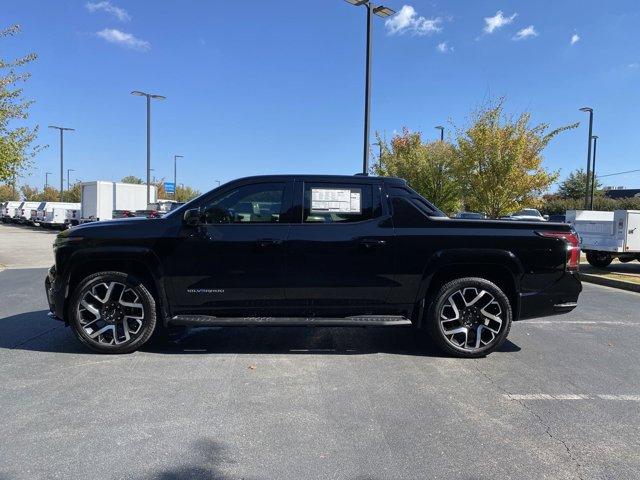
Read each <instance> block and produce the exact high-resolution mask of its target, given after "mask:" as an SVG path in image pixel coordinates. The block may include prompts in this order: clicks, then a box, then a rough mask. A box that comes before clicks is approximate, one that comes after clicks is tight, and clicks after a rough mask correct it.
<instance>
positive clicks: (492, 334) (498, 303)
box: [426, 277, 512, 358]
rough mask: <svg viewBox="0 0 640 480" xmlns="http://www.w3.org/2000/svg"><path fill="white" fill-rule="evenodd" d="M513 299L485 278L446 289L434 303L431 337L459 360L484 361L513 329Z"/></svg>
mask: <svg viewBox="0 0 640 480" xmlns="http://www.w3.org/2000/svg"><path fill="white" fill-rule="evenodd" d="M511 320H512V310H511V304H510V302H509V299H508V298H507V296H506V295H505V294H504V292H503V291H502V290H501V289H500V288H499V287H498V286H497V285H496V284H494V283H492V282H490V281H489V280H486V279H484V278H475V277H465V278H458V279H456V280H452V281H450V282H448V283H446V284H445V285H443V286H442V287H441V288H440V289H439V291H438V293H437V294H436V297H435V299H434V301H433V302H432V303H431V306H430V308H429V312H428V318H427V322H426V323H427V329H428V332H429V335H430V336H431V338H433V340H434V341H435V342H436V344H437V345H438V346H439V347H440V348H441V349H442V350H444V351H445V352H447V353H449V354H452V355H455V356H457V357H468V358H469V357H471V358H473V357H482V356H485V355H487V354H489V353H491V352H492V351H494V350H495V349H497V348H498V347H500V345H502V343H503V342H504V341H505V340H506V338H507V335H508V334H509V329H510V328H511Z"/></svg>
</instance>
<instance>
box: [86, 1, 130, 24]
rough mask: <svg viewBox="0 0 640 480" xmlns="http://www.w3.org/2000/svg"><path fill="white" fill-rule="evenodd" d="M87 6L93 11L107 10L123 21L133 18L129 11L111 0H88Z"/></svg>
mask: <svg viewBox="0 0 640 480" xmlns="http://www.w3.org/2000/svg"><path fill="white" fill-rule="evenodd" d="M85 7H86V8H87V10H89V11H90V12H92V13H93V12H96V11H98V10H102V11H103V12H107V13H109V14H111V15H113V16H114V17H116V18H117V19H118V20H120V21H121V22H128V21H129V20H131V15H129V13H128V12H127V11H126V10H125V9H124V8H120V7H117V6H116V5H114V4H113V3H111V2H107V1H103V2H87V3H86V4H85Z"/></svg>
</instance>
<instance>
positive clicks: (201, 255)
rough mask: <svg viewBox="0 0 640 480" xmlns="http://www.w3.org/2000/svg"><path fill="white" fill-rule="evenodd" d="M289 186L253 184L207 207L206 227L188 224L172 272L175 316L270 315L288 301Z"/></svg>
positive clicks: (204, 214) (219, 197)
mask: <svg viewBox="0 0 640 480" xmlns="http://www.w3.org/2000/svg"><path fill="white" fill-rule="evenodd" d="M290 185H291V184H289V183H286V182H275V183H274V182H270V183H251V184H247V185H243V186H239V187H235V188H233V187H231V189H229V190H226V191H223V192H221V193H219V194H218V195H216V196H215V197H214V198H212V199H210V200H208V201H205V202H204V204H203V205H201V207H200V208H201V224H200V225H198V226H188V225H183V226H182V227H181V228H182V231H181V234H180V237H181V239H180V240H179V241H178V243H177V246H176V248H175V251H174V252H173V253H172V254H170V255H169V260H168V265H167V272H168V276H169V278H170V281H171V286H172V289H173V296H174V302H173V303H174V304H173V305H172V310H173V313H174V314H178V315H179V314H184V315H186V314H203V315H215V316H255V315H259V316H268V315H270V314H271V312H272V311H274V310H275V309H276V308H277V307H278V306H281V305H282V303H283V302H284V298H285V291H284V285H285V279H284V255H285V250H284V246H285V241H286V239H287V234H288V230H289V227H290V225H289V223H288V220H287V218H286V215H287V212H288V210H289V208H290V204H291V188H290Z"/></svg>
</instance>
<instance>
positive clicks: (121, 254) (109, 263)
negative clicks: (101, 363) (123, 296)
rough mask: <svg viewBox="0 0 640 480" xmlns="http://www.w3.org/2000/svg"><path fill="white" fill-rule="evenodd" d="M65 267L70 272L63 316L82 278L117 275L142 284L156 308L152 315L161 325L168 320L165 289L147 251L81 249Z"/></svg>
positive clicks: (158, 266) (156, 261)
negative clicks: (104, 273) (159, 318)
mask: <svg viewBox="0 0 640 480" xmlns="http://www.w3.org/2000/svg"><path fill="white" fill-rule="evenodd" d="M69 264H70V266H71V268H70V269H69V272H68V277H67V282H66V285H67V289H66V292H65V304H64V310H63V311H64V312H65V313H66V312H67V307H68V302H69V301H70V299H71V296H72V294H73V292H74V290H75V288H76V287H77V286H78V284H79V283H80V282H81V281H82V280H83V279H84V278H86V277H87V276H89V275H91V274H94V273H97V272H102V271H118V272H123V273H127V274H130V275H133V276H135V277H136V278H138V279H140V280H141V281H142V282H144V284H145V285H146V286H147V287H148V288H149V289H150V291H151V294H152V295H153V297H154V299H155V300H156V303H157V304H158V305H157V306H156V312H157V313H158V314H159V315H162V323H164V321H165V319H166V318H168V314H169V312H168V308H169V304H168V298H167V292H166V289H165V285H164V283H163V282H162V280H161V279H162V278H163V274H162V266H161V264H160V261H159V259H158V257H157V256H156V255H155V254H154V253H153V251H152V250H151V249H147V248H130V249H106V250H105V249H100V250H99V251H95V250H93V249H83V250H81V251H79V252H77V253H75V254H74V255H73V256H72V257H71V258H70V259H69Z"/></svg>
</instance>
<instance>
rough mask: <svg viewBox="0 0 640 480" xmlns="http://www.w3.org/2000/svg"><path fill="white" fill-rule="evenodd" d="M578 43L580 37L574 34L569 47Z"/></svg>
mask: <svg viewBox="0 0 640 480" xmlns="http://www.w3.org/2000/svg"><path fill="white" fill-rule="evenodd" d="M579 41H580V35H578V34H577V33H574V34H573V35H571V45H575V44H576V43H578V42H579Z"/></svg>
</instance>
